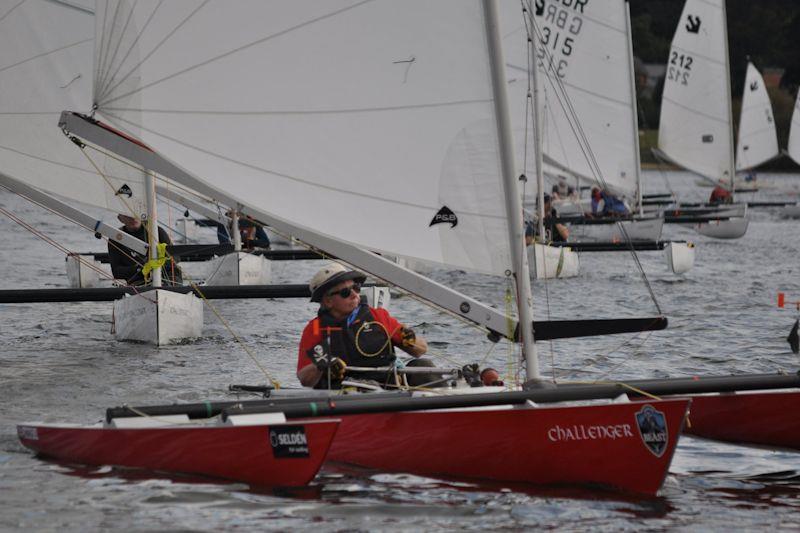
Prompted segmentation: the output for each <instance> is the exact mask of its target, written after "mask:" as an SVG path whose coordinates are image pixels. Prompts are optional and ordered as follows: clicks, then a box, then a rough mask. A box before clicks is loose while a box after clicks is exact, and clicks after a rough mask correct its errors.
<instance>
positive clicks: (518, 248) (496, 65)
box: [483, 0, 541, 379]
mask: <svg viewBox="0 0 800 533" xmlns="http://www.w3.org/2000/svg"><path fill="white" fill-rule="evenodd" d="M483 12H484V17H485V18H486V40H487V47H488V53H489V61H490V63H491V72H492V89H493V94H494V108H495V116H496V120H497V136H498V142H499V144H500V146H499V148H500V164H501V167H502V172H503V183H504V187H503V191H504V193H505V201H506V214H507V218H508V239H509V244H510V248H511V261H512V268H513V271H514V272H515V278H516V285H517V310H518V313H519V322H520V330H519V332H520V340H521V342H522V353H523V355H524V356H525V372H526V374H527V377H528V379H539V377H540V376H539V362H538V359H537V356H536V348H535V346H534V344H533V328H532V327H531V324H533V297H532V295H531V278H530V273H529V271H528V257H527V254H526V253H525V237H524V234H523V221H522V202H521V201H520V198H519V190H518V189H517V179H516V176H515V159H514V144H513V136H512V134H511V118H510V116H509V112H508V94H507V92H506V91H507V88H506V71H505V62H504V58H503V47H502V44H501V42H502V41H501V35H500V25H499V20H498V18H499V17H498V14H497V4H496V2H495V0H483ZM534 39H535V37H534ZM535 70H536V69H534V71H535ZM540 194H541V189H540Z"/></svg>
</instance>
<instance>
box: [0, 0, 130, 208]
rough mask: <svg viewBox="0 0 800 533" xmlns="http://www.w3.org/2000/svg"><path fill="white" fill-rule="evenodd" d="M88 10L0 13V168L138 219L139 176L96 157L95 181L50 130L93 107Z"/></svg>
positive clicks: (30, 7)
mask: <svg viewBox="0 0 800 533" xmlns="http://www.w3.org/2000/svg"><path fill="white" fill-rule="evenodd" d="M12 4H13V5H12ZM93 9H94V2H90V1H89V0H81V1H71V2H56V1H46V0H29V1H27V2H13V3H12V2H6V3H5V4H4V7H3V8H0V94H2V98H0V169H2V171H3V172H4V173H6V174H9V175H11V176H13V177H15V178H17V179H18V180H20V181H23V182H25V183H27V184H29V185H32V186H34V187H37V188H39V189H42V190H45V191H47V192H50V193H54V194H57V195H60V196H62V197H65V198H67V199H70V200H77V201H79V202H82V203H84V204H88V205H91V206H96V207H101V208H104V209H108V210H111V211H114V212H121V213H140V212H141V211H142V205H143V193H142V181H143V180H142V175H141V171H139V170H137V169H132V168H130V167H128V166H125V165H121V164H119V163H117V162H116V161H114V160H113V159H109V158H106V157H103V156H99V154H96V153H95V154H93V159H94V161H95V163H96V164H97V165H98V166H99V168H100V170H101V172H102V173H103V174H105V177H103V176H101V175H100V174H98V172H97V170H96V169H95V168H94V167H93V166H92V164H91V162H90V161H89V160H88V159H87V158H86V157H85V156H84V155H83V154H81V152H80V150H79V149H78V148H77V147H76V146H75V145H74V144H73V143H72V142H70V141H69V140H68V139H67V138H66V137H65V136H64V135H63V133H62V132H61V131H59V129H58V128H57V127H56V124H57V123H58V119H59V115H60V114H61V111H63V110H64V109H74V110H80V111H83V112H87V113H88V112H90V111H91V108H92V53H93V48H94V44H93V43H94V16H93V14H92V12H93Z"/></svg>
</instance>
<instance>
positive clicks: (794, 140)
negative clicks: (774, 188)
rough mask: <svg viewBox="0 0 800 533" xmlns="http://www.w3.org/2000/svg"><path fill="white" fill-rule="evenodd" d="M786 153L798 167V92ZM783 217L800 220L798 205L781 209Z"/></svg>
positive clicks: (799, 94)
mask: <svg viewBox="0 0 800 533" xmlns="http://www.w3.org/2000/svg"><path fill="white" fill-rule="evenodd" d="M786 153H787V155H788V156H789V157H791V158H792V160H793V161H794V162H795V163H797V164H798V165H800V91H797V98H796V99H795V102H794V111H793V112H792V125H791V127H790V129H789V141H788V143H787V147H786ZM783 216H785V217H790V218H800V204H795V205H790V206H786V207H785V208H784V209H783Z"/></svg>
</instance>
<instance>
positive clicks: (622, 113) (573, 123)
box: [503, 0, 694, 272]
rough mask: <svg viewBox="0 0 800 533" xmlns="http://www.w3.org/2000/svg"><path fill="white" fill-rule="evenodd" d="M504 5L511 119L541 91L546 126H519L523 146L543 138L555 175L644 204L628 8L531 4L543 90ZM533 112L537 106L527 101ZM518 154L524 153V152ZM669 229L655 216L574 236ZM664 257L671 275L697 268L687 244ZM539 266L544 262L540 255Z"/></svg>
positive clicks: (656, 233)
mask: <svg viewBox="0 0 800 533" xmlns="http://www.w3.org/2000/svg"><path fill="white" fill-rule="evenodd" d="M503 5H504V11H505V12H506V13H507V14H506V17H505V18H506V19H508V20H509V22H510V24H509V27H511V28H516V29H515V30H513V31H509V32H507V33H506V34H505V37H504V46H505V49H506V50H508V51H509V54H508V57H509V60H508V63H509V72H510V73H511V76H512V77H511V80H510V83H509V92H510V93H511V102H512V108H514V107H516V109H515V110H514V111H513V112H512V117H525V111H526V107H525V104H526V102H527V100H526V97H527V96H528V95H529V94H530V93H531V92H533V93H534V94H538V93H541V96H540V98H539V100H540V102H541V105H540V107H541V108H542V112H541V113H540V115H541V116H542V117H543V120H542V121H539V122H537V121H532V120H528V121H527V122H525V123H519V124H516V127H515V131H518V132H520V133H518V134H517V140H518V142H519V140H520V139H523V138H524V139H536V138H539V137H541V138H542V146H541V152H542V154H543V157H544V160H545V161H544V163H545V164H546V165H547V167H548V168H549V169H556V171H558V172H561V173H567V174H569V175H570V176H572V177H577V178H578V179H579V180H580V181H581V182H582V183H586V184H591V185H599V186H600V187H601V188H604V189H607V190H608V191H609V192H612V193H614V194H616V195H618V196H620V197H622V198H627V199H628V200H629V201H630V202H631V203H634V204H641V171H640V169H641V164H640V157H639V135H638V121H637V111H636V91H635V80H634V71H633V51H632V37H631V31H630V17H629V13H628V6H627V3H626V2H624V1H617V0H615V1H612V2H604V3H602V4H601V3H597V4H586V5H581V6H578V5H576V6H575V7H574V8H573V9H562V8H559V7H556V6H555V5H551V4H549V3H545V4H542V5H540V6H532V11H533V13H534V15H535V20H536V24H537V27H538V28H539V30H538V31H539V34H538V39H537V40H536V41H532V42H534V43H539V44H538V46H539V48H538V49H537V50H536V53H535V56H536V58H537V59H536V63H537V65H538V75H539V78H541V79H543V80H544V81H543V82H540V83H539V85H540V86H541V90H540V89H539V87H538V86H535V87H532V85H533V84H532V83H531V82H530V81H529V80H528V76H529V75H526V74H527V73H528V71H529V70H530V69H528V70H526V68H525V66H526V65H527V64H528V63H529V62H530V60H529V59H528V57H529V56H530V54H529V53H528V50H527V42H528V37H529V33H531V30H530V28H527V27H526V26H524V24H523V23H522V22H521V21H520V18H519V15H518V14H516V18H514V15H515V10H514V9H513V8H514V6H513V2H509V3H504V4H503ZM560 13H563V15H561V14H560ZM532 89H533V90H532ZM527 107H532V106H531V105H530V103H528V105H527ZM533 124H540V130H541V131H539V132H537V133H538V135H533V133H532V132H529V133H528V134H527V135H524V134H525V133H526V128H527V130H530V129H531V127H532V125H533ZM529 142H531V141H529ZM528 151H529V152H531V153H533V154H536V153H538V152H539V151H540V150H539V148H538V147H534V148H531V149H528ZM520 153H525V147H523V149H521V150H520V151H519V152H518V154H520ZM530 159H532V158H530ZM526 160H528V158H526ZM526 170H527V169H526ZM537 170H539V169H537ZM537 176H541V172H537ZM541 188H542V187H541V186H539V187H538V189H541ZM539 202H541V198H540V199H539ZM582 213H583V210H580V214H582ZM663 225H664V219H663V217H658V216H651V217H646V218H645V217H641V218H636V219H634V220H632V221H624V222H618V223H616V224H601V225H573V226H572V232H573V235H575V236H576V237H577V240H583V241H603V242H625V241H627V240H628V239H630V240H644V241H657V240H659V239H660V236H661V231H662V228H663ZM666 253H667V262H668V265H669V266H670V268H671V269H673V272H685V271H686V270H689V269H690V268H691V267H692V265H693V262H694V260H693V258H694V248H693V247H691V246H689V245H687V244H686V243H671V244H669V245H668V246H667V248H666ZM562 254H563V252H562ZM541 255H545V254H539V256H541ZM549 257H551V258H552V259H551V261H552V262H554V263H555V264H556V265H559V264H562V263H563V262H564V261H563V259H562V257H561V255H560V254H559V251H557V250H555V251H551V252H549ZM536 261H537V264H538V262H539V261H540V259H539V257H537V258H536ZM551 264H553V263H551ZM552 270H554V269H553V268H552V267H551V271H552Z"/></svg>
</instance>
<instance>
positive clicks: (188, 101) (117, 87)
mask: <svg viewBox="0 0 800 533" xmlns="http://www.w3.org/2000/svg"><path fill="white" fill-rule="evenodd" d="M96 21H97V24H98V28H97V35H98V38H97V40H96V43H97V50H96V52H95V55H96V62H97V65H98V68H97V71H96V73H95V84H94V85H95V103H96V104H97V112H98V114H99V118H101V119H103V120H106V121H108V122H109V123H111V124H113V125H114V126H115V127H118V128H119V129H121V130H123V131H126V132H128V133H130V134H132V135H133V136H135V137H137V138H140V139H142V140H143V141H144V142H145V143H146V144H148V145H150V146H152V147H153V148H154V149H156V150H157V151H159V152H160V153H165V154H169V156H170V159H171V160H173V161H175V162H176V163H177V164H179V165H181V166H182V167H184V168H185V169H186V170H188V171H189V172H191V173H193V174H195V175H197V176H200V177H201V178H203V179H204V180H205V181H206V182H207V183H208V184H210V185H211V186H212V187H216V188H218V189H223V190H225V192H226V193H227V194H228V195H230V196H232V197H234V198H237V199H240V200H242V203H243V204H245V205H250V206H253V207H254V208H257V209H260V210H263V211H265V212H268V213H271V214H273V215H275V216H277V217H281V218H284V219H286V220H291V221H294V222H296V223H299V224H301V225H303V226H305V227H308V228H310V229H312V230H315V231H317V232H320V233H323V234H326V235H332V236H336V237H337V238H339V239H341V240H344V241H347V242H350V243H352V244H356V245H359V246H363V247H365V248H368V249H371V250H375V251H382V252H387V253H391V254H394V255H400V256H404V257H407V258H412V259H420V260H424V261H432V262H436V263H444V264H447V265H450V266H454V267H458V268H464V269H469V270H475V271H483V272H490V273H496V274H502V273H504V272H506V270H507V269H508V265H509V264H510V260H509V250H508V238H507V223H506V213H505V206H504V200H503V187H502V185H501V170H500V163H499V159H498V153H497V151H498V150H497V138H496V133H495V114H494V107H493V106H494V102H493V100H492V98H493V97H492V86H491V81H490V80H491V78H490V66H489V60H488V54H487V51H486V39H485V36H484V34H485V28H484V18H483V11H482V8H481V5H480V3H479V2H463V1H458V0H448V1H438V2H427V1H424V0H416V1H407V2H380V1H355V0H337V1H332V0H318V1H315V0H309V1H305V2H289V1H286V2H280V3H277V4H276V3H274V2H270V3H267V2H261V1H242V2H235V3H229V2H200V1H195V2H158V1H156V0H143V1H139V2H136V3H130V2H126V1H115V0H111V1H109V2H107V3H101V4H100V5H99V6H98V11H97V15H96ZM198 88H202V90H198ZM364 220H369V221H372V223H369V224H365V223H364Z"/></svg>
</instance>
